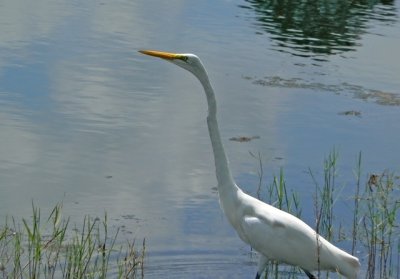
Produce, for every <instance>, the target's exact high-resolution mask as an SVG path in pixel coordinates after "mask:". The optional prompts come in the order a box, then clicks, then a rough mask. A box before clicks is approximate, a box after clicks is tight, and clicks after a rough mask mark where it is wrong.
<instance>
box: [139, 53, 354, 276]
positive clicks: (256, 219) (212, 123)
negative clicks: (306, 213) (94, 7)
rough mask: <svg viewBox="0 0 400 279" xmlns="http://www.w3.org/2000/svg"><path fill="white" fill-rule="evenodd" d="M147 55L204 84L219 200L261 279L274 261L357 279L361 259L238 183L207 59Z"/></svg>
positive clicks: (305, 270)
mask: <svg viewBox="0 0 400 279" xmlns="http://www.w3.org/2000/svg"><path fill="white" fill-rule="evenodd" d="M140 52H141V53H143V54H147V55H151V56H155V57H159V58H163V59H165V60H167V61H169V62H172V63H173V64H175V65H178V66H180V67H182V68H184V69H185V70H188V71H189V72H191V73H192V74H193V75H194V76H195V77H197V79H198V80H199V81H200V83H201V84H202V86H203V88H204V91H205V94H206V97H207V103H208V116H207V125H208V131H209V135H210V139H211V144H212V149H213V153H214V162H215V170H216V176H217V181H218V192H219V201H220V204H221V207H222V210H223V211H224V213H225V215H226V217H227V218H228V220H229V222H230V224H231V225H232V227H233V228H234V229H235V230H236V232H237V234H238V235H239V237H240V238H241V239H242V240H243V241H244V242H245V243H247V244H249V245H250V246H251V247H252V248H253V249H254V250H255V251H257V252H258V253H259V255H260V257H259V262H258V269H257V274H256V279H258V278H260V276H261V274H262V272H263V271H264V269H265V268H266V265H267V263H268V261H271V260H273V261H278V262H281V263H285V264H289V265H293V266H298V267H300V268H301V269H303V270H304V272H305V273H306V274H307V276H308V277H309V278H310V279H313V278H316V277H315V276H314V275H313V274H312V273H311V272H312V271H316V270H329V271H336V272H338V273H340V274H342V275H343V276H345V277H346V278H349V279H355V278H357V273H358V271H359V269H360V263H359V261H358V259H357V258H356V257H354V256H352V255H350V254H348V253H346V252H344V251H343V250H341V249H339V248H337V247H336V246H334V245H332V244H331V243H330V242H328V241H327V240H326V239H324V238H323V237H322V236H320V235H318V234H317V233H316V232H315V231H314V230H313V229H312V228H311V227H310V226H308V225H307V224H306V223H304V222H303V221H301V220H300V219H299V218H297V217H295V216H293V215H291V214H289V213H287V212H285V211H282V210H279V209H277V208H275V207H273V206H271V205H269V204H266V203H264V202H262V201H260V200H258V199H256V198H254V197H252V196H250V195H248V194H246V193H244V192H243V191H242V190H241V189H240V188H239V187H238V186H237V185H236V183H235V181H234V180H233V177H232V174H231V171H230V169H229V162H228V159H227V156H226V154H225V150H224V146H223V144H222V140H221V136H220V133H219V128H218V122H217V104H216V100H215V95H214V90H213V88H212V86H211V83H210V81H209V78H208V75H207V72H206V69H205V68H204V66H203V64H202V62H201V60H200V59H199V58H198V57H197V56H196V55H194V54H177V53H169V52H161V51H154V50H140Z"/></svg>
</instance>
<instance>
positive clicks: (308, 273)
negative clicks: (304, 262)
mask: <svg viewBox="0 0 400 279" xmlns="http://www.w3.org/2000/svg"><path fill="white" fill-rule="evenodd" d="M303 271H304V273H305V274H307V276H308V278H310V279H317V277H315V276H314V275H313V274H312V273H311V272H309V271H308V270H305V269H303Z"/></svg>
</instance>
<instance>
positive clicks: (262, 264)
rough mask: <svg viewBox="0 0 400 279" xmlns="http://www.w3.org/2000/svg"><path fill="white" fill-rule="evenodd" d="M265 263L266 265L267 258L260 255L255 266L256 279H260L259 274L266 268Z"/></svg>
mask: <svg viewBox="0 0 400 279" xmlns="http://www.w3.org/2000/svg"><path fill="white" fill-rule="evenodd" d="M267 263H268V258H267V257H265V256H264V255H261V254H260V258H259V259H258V265H257V274H256V279H260V277H261V274H262V273H263V271H264V269H265V267H266V266H267Z"/></svg>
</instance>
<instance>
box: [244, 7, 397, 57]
mask: <svg viewBox="0 0 400 279" xmlns="http://www.w3.org/2000/svg"><path fill="white" fill-rule="evenodd" d="M246 2H247V5H241V7H242V8H247V9H253V10H254V11H255V13H256V20H257V24H256V25H257V26H258V30H262V31H264V32H267V33H269V34H270V37H271V38H272V39H273V40H275V41H276V45H275V46H274V47H273V48H274V49H275V50H277V51H283V52H285V51H287V52H290V53H291V54H293V55H297V56H304V57H314V59H315V60H324V58H323V55H331V54H337V53H342V52H346V51H354V50H355V49H356V47H358V46H360V44H361V42H360V39H361V35H362V34H364V33H365V32H366V29H367V27H368V26H369V25H370V24H375V23H376V21H379V22H381V23H384V24H391V23H393V22H395V21H396V20H397V11H396V8H395V6H394V1H393V0H371V1H367V0H361V1H347V0H338V1H324V0H317V1H314V0H306V1H301V0H295V1H291V0H288V1H275V0H268V1H264V0H246ZM321 55H322V56H321Z"/></svg>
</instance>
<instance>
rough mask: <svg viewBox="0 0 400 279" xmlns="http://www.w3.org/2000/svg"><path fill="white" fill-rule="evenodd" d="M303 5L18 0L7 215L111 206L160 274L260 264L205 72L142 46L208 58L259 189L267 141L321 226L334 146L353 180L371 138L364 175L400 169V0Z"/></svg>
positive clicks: (2, 116) (0, 66)
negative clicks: (228, 210) (229, 212)
mask: <svg viewBox="0 0 400 279" xmlns="http://www.w3.org/2000/svg"><path fill="white" fill-rule="evenodd" d="M309 2H310V3H309ZM311 2H312V3H311ZM288 3H289V2H288ZM290 3H292V5H289V4H286V2H281V4H277V3H276V1H250V0H249V1H244V0H243V1H239V0H235V1H169V2H168V5H165V6H162V7H161V6H160V3H159V2H158V1H118V2H113V3H108V2H106V1H104V2H98V1H88V2H85V3H77V2H74V1H47V0H40V1H35V3H31V2H29V1H3V2H2V3H1V4H0V50H1V51H0V120H1V121H0V139H1V145H0V181H1V183H0V191H1V194H0V212H1V214H0V216H1V217H4V216H6V215H12V216H15V217H17V218H18V217H26V216H30V214H31V202H32V201H34V203H35V204H36V205H37V206H40V208H41V209H42V212H43V214H45V213H44V212H46V211H49V210H50V209H51V208H52V207H53V206H54V205H55V204H56V203H57V202H60V201H63V203H64V215H65V216H71V218H72V220H73V221H74V222H80V221H81V220H82V216H83V215H86V214H87V215H91V216H102V215H103V214H104V212H105V211H106V212H107V213H108V216H109V218H110V220H111V223H112V226H113V227H115V228H117V227H119V226H123V228H124V230H123V233H124V234H123V235H124V237H127V238H132V237H137V238H138V239H141V238H143V237H146V239H147V251H148V259H147V269H146V272H145V276H146V278H159V277H161V276H162V277H164V278H165V277H170V278H187V277H189V276H190V277H195V278H228V277H229V278H253V277H254V273H255V269H256V267H255V264H256V258H255V257H254V255H253V254H252V253H251V251H250V249H249V247H247V246H246V245H244V244H243V243H242V242H241V241H240V240H239V238H238V237H237V236H236V235H235V233H234V232H233V230H232V229H231V228H230V226H229V224H228V223H227V221H226V220H225V218H224V216H223V214H222V212H221V210H220V208H219V205H218V194H217V192H216V190H215V186H216V180H215V175H214V168H213V161H212V154H211V147H210V143H209V138H208V134H207V128H206V122H205V116H206V113H207V109H206V103H205V98H204V96H203V92H202V89H201V86H200V85H199V83H198V82H197V81H196V80H195V79H194V78H193V77H192V76H190V74H188V73H186V72H184V71H182V70H181V69H179V68H177V67H175V66H173V65H171V64H168V63H165V62H163V61H161V60H156V59H152V58H150V57H145V56H142V55H140V54H139V53H137V50H139V49H143V48H152V49H161V50H167V51H176V52H193V53H196V54H198V55H199V56H200V57H201V58H202V60H203V62H204V64H205V65H206V67H207V69H208V72H209V74H210V76H211V81H212V83H213V85H214V87H215V90H216V93H217V99H218V105H219V121H220V127H221V130H222V131H221V133H222V136H223V140H224V143H225V147H226V149H227V153H228V156H229V158H230V161H231V168H232V171H233V173H234V176H235V178H236V180H237V181H238V182H239V183H240V184H241V185H242V187H243V188H244V189H245V190H246V191H247V192H249V193H251V194H255V192H256V189H257V183H258V182H257V181H258V177H257V171H258V162H257V160H255V159H254V158H253V157H252V156H250V155H249V151H251V152H253V153H258V152H260V154H261V155H262V158H263V163H264V167H265V170H264V174H265V183H267V182H268V181H271V180H272V175H273V174H277V173H278V172H279V169H280V168H281V167H283V168H284V170H285V175H286V181H287V186H288V187H289V188H290V190H293V191H296V192H299V196H300V198H301V200H302V205H303V207H304V209H303V215H304V219H305V220H306V221H307V222H309V223H310V224H311V225H312V224H313V223H312V222H313V220H314V219H313V216H312V215H313V211H312V205H311V203H310V202H309V201H310V199H312V195H313V191H314V185H313V184H312V180H311V178H310V176H309V174H307V172H308V170H309V168H311V169H312V170H314V171H315V172H316V173H317V174H320V173H321V172H322V162H323V158H324V157H325V156H327V154H328V153H329V152H330V150H332V148H334V147H335V148H336V150H338V151H339V173H338V175H339V178H338V179H339V180H340V181H341V182H340V183H341V184H343V187H344V190H343V193H344V194H345V195H351V194H352V193H353V191H354V188H353V187H354V179H353V169H354V168H355V165H356V157H357V154H358V152H359V151H362V154H363V171H364V177H365V178H366V177H367V173H369V172H378V173H379V172H381V171H383V170H384V169H390V170H393V171H399V168H400V163H399V158H398V153H399V152H398V151H399V148H398V143H399V142H400V134H399V129H398V119H400V110H399V98H400V94H399V93H400V92H399V91H398V90H399V88H400V81H399V79H398V77H399V74H400V66H399V65H400V56H398V55H397V54H398V46H399V45H400V36H399V34H400V24H399V15H398V9H399V7H400V2H399V1H368V2H364V1H360V2H357V4H353V5H350V6H347V5H345V3H347V1H335V2H334V4H331V5H329V6H321V5H323V4H324V3H325V2H324V1H317V2H315V1H306V2H302V3H300V2H299V3H296V2H293V1H292V2H290ZM317 11H319V12H317ZM346 111H357V112H359V113H360V114H359V115H346V114H343V112H346ZM240 136H249V137H251V136H259V138H258V139H254V140H252V141H250V142H245V143H240V142H235V141H230V140H229V138H232V137H240ZM321 179H322V177H321ZM343 204H344V208H347V209H348V211H350V210H351V205H352V202H351V200H344V201H343ZM344 215H346V214H345V213H344ZM340 217H343V218H345V217H346V216H340ZM342 245H344V246H345V245H346V244H342ZM361 257H362V255H361ZM363 264H365V263H364V262H363Z"/></svg>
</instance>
